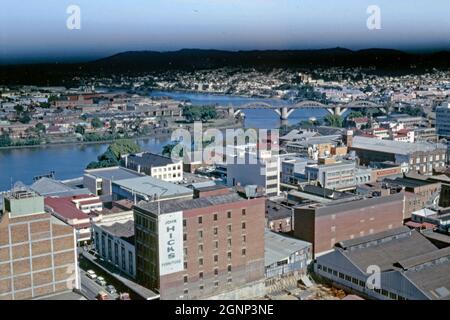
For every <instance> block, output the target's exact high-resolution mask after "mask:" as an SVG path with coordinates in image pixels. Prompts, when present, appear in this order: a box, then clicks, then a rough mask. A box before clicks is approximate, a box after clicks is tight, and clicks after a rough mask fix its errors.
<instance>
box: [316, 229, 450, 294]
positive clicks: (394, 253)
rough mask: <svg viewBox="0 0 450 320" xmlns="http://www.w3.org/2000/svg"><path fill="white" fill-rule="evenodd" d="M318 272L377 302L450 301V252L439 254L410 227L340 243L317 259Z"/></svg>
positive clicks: (449, 250)
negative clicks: (378, 300)
mask: <svg viewBox="0 0 450 320" xmlns="http://www.w3.org/2000/svg"><path fill="white" fill-rule="evenodd" d="M314 271H315V273H316V274H318V275H319V276H321V277H322V278H324V279H326V280H328V281H329V282H331V283H332V284H333V285H334V286H337V287H342V288H344V289H346V290H348V291H351V292H355V293H357V294H360V295H362V296H363V297H368V298H371V299H380V300H448V299H450V277H449V276H448V274H449V272H450V248H444V249H438V248H437V247H436V246H435V245H434V244H433V243H432V242H431V241H429V240H428V239H427V238H426V237H425V236H424V235H423V234H421V233H420V232H418V231H416V230H411V229H409V228H407V227H401V228H398V229H392V230H387V231H385V232H381V233H377V234H372V235H368V236H365V237H361V238H358V239H354V240H348V241H342V242H339V243H338V244H337V245H336V248H335V249H334V250H333V251H332V252H330V253H328V254H326V255H323V256H320V257H318V258H317V262H316V264H315V265H314Z"/></svg>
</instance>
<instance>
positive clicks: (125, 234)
mask: <svg viewBox="0 0 450 320" xmlns="http://www.w3.org/2000/svg"><path fill="white" fill-rule="evenodd" d="M99 226H100V227H101V228H102V229H103V230H105V231H106V232H108V233H109V234H111V235H113V236H115V237H118V238H122V239H123V240H125V241H128V242H130V243H131V244H134V240H133V239H134V220H131V219H130V220H128V221H126V222H115V223H113V224H110V225H104V224H100V225H99Z"/></svg>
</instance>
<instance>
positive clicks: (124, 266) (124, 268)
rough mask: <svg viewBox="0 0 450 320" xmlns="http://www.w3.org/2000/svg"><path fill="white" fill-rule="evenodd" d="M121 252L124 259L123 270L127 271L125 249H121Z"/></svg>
mask: <svg viewBox="0 0 450 320" xmlns="http://www.w3.org/2000/svg"><path fill="white" fill-rule="evenodd" d="M120 251H121V254H120V256H121V258H122V270H126V262H125V247H121V248H120Z"/></svg>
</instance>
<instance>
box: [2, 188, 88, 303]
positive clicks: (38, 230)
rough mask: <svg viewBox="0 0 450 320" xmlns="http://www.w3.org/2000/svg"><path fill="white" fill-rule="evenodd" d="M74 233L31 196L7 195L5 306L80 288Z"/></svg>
mask: <svg viewBox="0 0 450 320" xmlns="http://www.w3.org/2000/svg"><path fill="white" fill-rule="evenodd" d="M79 287H80V285H79V278H78V263H77V247H76V235H75V229H73V228H72V227H71V226H68V225H67V224H65V223H64V222H62V221H60V220H58V219H57V218H55V217H53V216H52V215H51V214H50V213H46V212H45V210H44V197H42V196H38V195H36V194H35V193H34V192H32V191H29V190H15V191H12V192H11V193H10V194H8V195H6V196H5V198H4V203H3V214H2V215H1V217H0V300H11V299H13V300H15V299H31V298H35V297H40V296H45V295H51V294H54V293H59V292H64V291H71V290H73V289H75V288H79Z"/></svg>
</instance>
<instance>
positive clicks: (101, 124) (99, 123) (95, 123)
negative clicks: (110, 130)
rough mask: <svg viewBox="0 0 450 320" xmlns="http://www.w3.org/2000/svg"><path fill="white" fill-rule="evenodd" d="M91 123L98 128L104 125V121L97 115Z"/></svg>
mask: <svg viewBox="0 0 450 320" xmlns="http://www.w3.org/2000/svg"><path fill="white" fill-rule="evenodd" d="M91 125H92V126H93V127H94V128H96V129H98V128H101V127H103V122H102V121H101V120H100V119H99V118H98V117H95V118H93V119H92V121H91Z"/></svg>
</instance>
